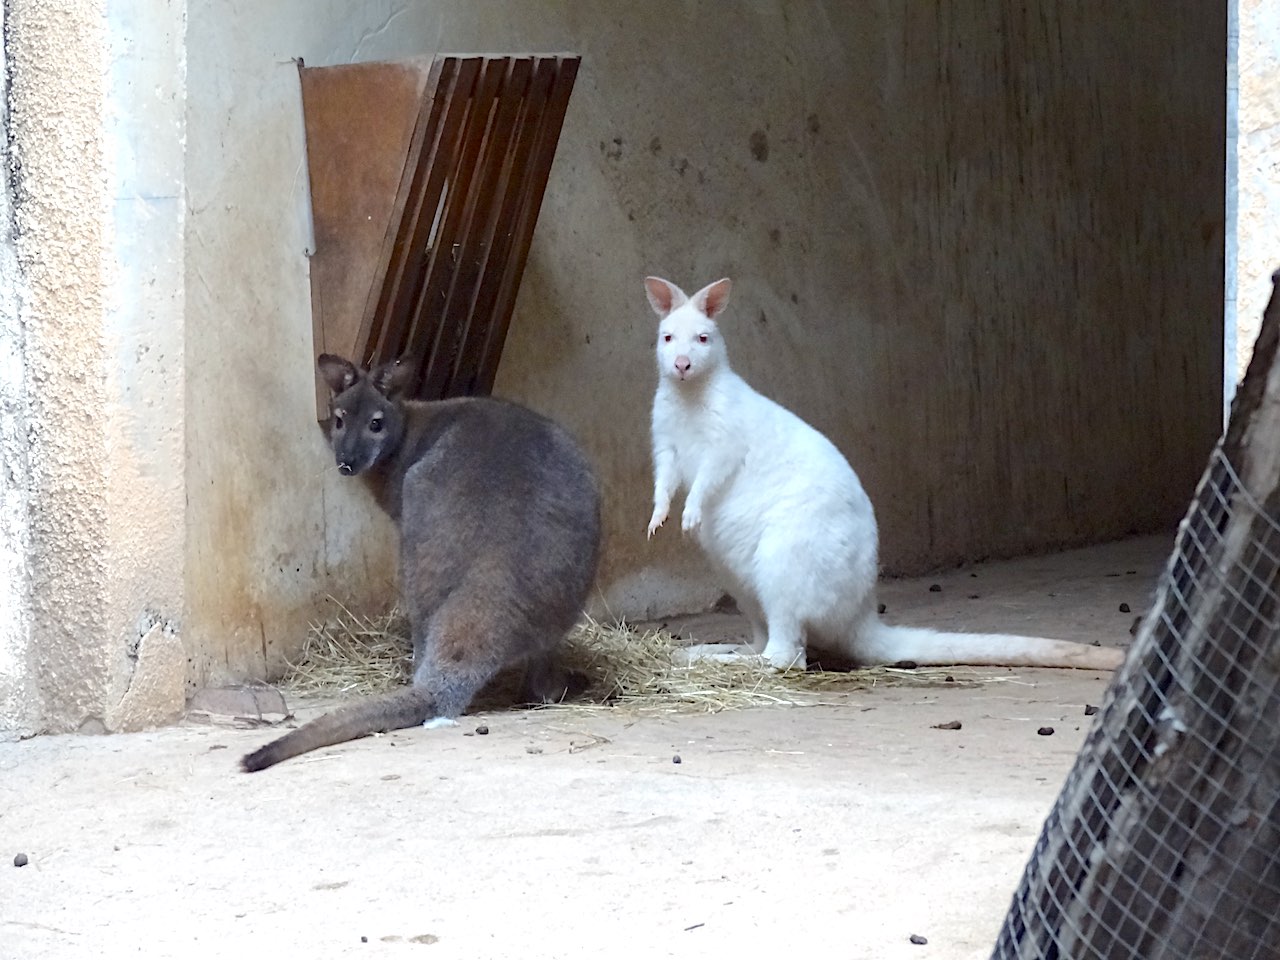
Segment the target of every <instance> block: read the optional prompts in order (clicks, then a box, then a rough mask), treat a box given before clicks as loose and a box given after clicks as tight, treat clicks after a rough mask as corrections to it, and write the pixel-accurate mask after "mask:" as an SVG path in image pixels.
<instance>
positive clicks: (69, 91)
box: [0, 0, 185, 735]
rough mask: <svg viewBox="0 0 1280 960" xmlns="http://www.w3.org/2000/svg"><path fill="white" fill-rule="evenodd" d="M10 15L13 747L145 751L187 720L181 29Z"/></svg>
mask: <svg viewBox="0 0 1280 960" xmlns="http://www.w3.org/2000/svg"><path fill="white" fill-rule="evenodd" d="M5 12H6V20H7V22H6V31H5V41H6V50H5V53H6V59H7V66H8V68H9V74H10V77H11V79H12V84H11V88H10V90H9V99H8V103H9V106H10V115H9V117H8V121H9V122H8V132H9V142H10V144H11V148H12V156H11V158H10V161H11V162H10V168H9V176H8V178H7V183H8V186H9V188H10V190H11V191H12V194H11V200H12V202H13V210H14V215H13V225H14V235H15V240H14V243H13V252H14V264H13V266H14V268H15V273H16V275H15V273H10V274H7V276H6V279H12V280H13V282H14V286H13V287H11V288H10V290H9V291H8V293H9V295H10V296H13V295H14V294H16V295H17V299H16V304H17V306H18V309H19V320H18V322H17V323H15V322H14V321H13V320H12V318H9V317H6V318H5V322H4V326H3V329H2V330H0V333H2V334H3V347H4V354H5V358H6V360H5V375H4V383H5V386H6V391H7V392H6V396H5V404H6V412H7V413H8V417H7V418H6V423H5V440H4V443H5V445H6V453H7V452H9V451H14V452H16V453H18V454H19V455H18V456H17V457H16V458H15V463H14V465H13V471H14V472H12V473H10V474H9V478H8V479H7V481H6V486H5V488H3V489H4V492H5V494H6V497H5V507H4V511H5V513H4V516H5V522H4V528H3V529H0V534H3V535H4V537H5V540H6V544H5V548H4V556H5V557H6V563H7V564H8V563H9V561H8V557H10V556H11V551H12V549H13V546H14V544H15V543H16V544H17V551H18V552H20V553H21V554H23V556H22V559H21V565H22V568H23V570H24V572H25V577H26V579H25V582H24V580H23V577H22V576H19V577H18V578H17V582H16V584H15V585H14V586H13V587H11V588H10V589H9V593H8V595H7V596H6V601H7V602H12V603H14V605H15V607H16V608H17V609H16V611H15V612H14V614H13V618H14V621H15V622H16V623H17V624H18V625H19V626H18V627H17V628H16V631H17V632H16V633H15V632H7V633H6V635H5V639H4V644H3V646H4V653H5V654H14V653H16V655H17V658H18V669H19V670H21V671H22V674H21V676H20V677H19V678H18V681H17V683H16V685H14V684H13V683H12V682H11V681H8V680H6V682H5V685H4V688H5V692H6V696H7V697H8V698H9V699H8V700H7V701H6V703H5V704H4V706H5V712H4V714H3V715H0V728H3V729H4V730H5V731H6V733H7V734H9V735H12V734H19V735H20V734H23V733H28V732H32V731H33V730H73V729H74V730H84V731H101V730H121V729H131V728H135V727H140V726H145V725H148V724H152V723H157V722H161V721H164V720H167V719H171V718H172V717H173V716H175V715H176V714H177V713H178V712H179V711H180V710H181V709H182V706H183V701H182V693H183V685H182V682H183V679H184V675H185V656H184V652H183V648H182V643H181V640H180V637H179V625H180V619H179V618H180V614H181V601H182V594H183V586H184V584H183V560H184V557H183V512H184V496H185V491H184V489H183V469H182V455H181V454H182V446H183V437H184V422H183V408H182V396H181V384H182V378H183V352H182V329H183V322H182V310H183V308H182V271H181V263H182V230H183V225H182V218H183V210H184V208H183V204H182V202H181V195H182V190H181V180H182V164H181V156H182V124H183V100H182V93H183V81H184V78H183V76H182V72H181V58H182V44H183V40H184V36H183V29H182V27H183V17H184V12H185V11H184V8H183V5H182V4H181V3H172V2H166V0H148V2H123V0H119V2H117V0H78V2H67V0H62V2H57V3H54V2H49V0H12V2H10V3H8V4H7V5H6V7H5ZM14 302H15V301H13V300H10V301H8V306H10V307H12V306H13V305H14ZM15 352H16V354H17V355H18V357H19V359H18V360H16V361H15V360H13V359H12V356H13V354H14V353H15ZM14 363H18V364H20V365H21V367H22V371H21V374H20V376H19V375H18V374H16V373H15V372H14V371H13V369H12V365H13V364H14ZM15 385H16V392H14V387H15ZM19 446H22V447H24V449H23V450H17V448H18V447H19ZM22 454H25V459H24V457H23V456H22ZM15 518H17V519H16V520H15ZM15 530H16V531H17V532H16V536H12V537H11V534H13V532H14V531H15ZM3 619H4V620H6V621H8V620H9V619H10V616H9V614H8V613H7V612H6V616H5V617H4V618H3ZM14 638H16V640H15V639H14ZM10 691H16V693H11V692H10ZM15 696H16V698H17V699H18V700H19V701H21V702H20V703H18V704H17V705H16V706H15V707H14V708H13V709H12V710H11V709H10V701H12V700H13V699H14V697H15Z"/></svg>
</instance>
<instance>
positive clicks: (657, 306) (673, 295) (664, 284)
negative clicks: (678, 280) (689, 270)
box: [644, 277, 689, 317]
mask: <svg viewBox="0 0 1280 960" xmlns="http://www.w3.org/2000/svg"><path fill="white" fill-rule="evenodd" d="M644 292H645V294H646V295H648V297H649V306H651V307H653V312H654V313H656V314H657V315H658V316H659V317H665V316H666V315H667V314H668V313H670V312H671V311H672V310H674V309H675V308H676V307H678V306H680V305H681V304H683V303H687V302H688V300H689V298H688V297H687V296H686V295H685V292H684V291H683V290H681V289H680V288H679V287H677V286H676V285H675V284H674V283H672V282H671V281H670V280H663V279H662V278H661V277H645V278H644Z"/></svg>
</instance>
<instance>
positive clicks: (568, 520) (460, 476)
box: [241, 354, 600, 771]
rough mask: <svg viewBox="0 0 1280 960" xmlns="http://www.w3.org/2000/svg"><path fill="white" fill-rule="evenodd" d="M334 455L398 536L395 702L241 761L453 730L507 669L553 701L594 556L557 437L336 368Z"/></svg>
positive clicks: (590, 511)
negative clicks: (373, 737) (409, 732)
mask: <svg viewBox="0 0 1280 960" xmlns="http://www.w3.org/2000/svg"><path fill="white" fill-rule="evenodd" d="M318 364H319V368H320V371H321V373H322V374H323V376H324V378H325V381H326V382H327V383H328V384H329V388H330V390H331V391H332V396H331V398H330V402H329V407H330V421H329V443H330V446H332V448H333V452H334V457H335V459H336V460H337V463H338V471H339V472H340V473H342V474H344V475H347V476H359V477H360V478H361V479H362V480H364V481H365V483H366V484H367V485H368V486H369V488H370V489H371V490H372V491H373V494H374V497H375V498H376V499H377V501H378V503H379V505H380V506H381V507H382V508H383V509H384V510H386V511H387V513H388V514H390V515H391V517H392V519H393V520H395V521H396V525H397V526H398V528H399V531H400V594H401V602H402V604H403V606H404V608H405V609H406V610H407V612H408V615H409V623H410V629H411V631H412V635H413V681H412V683H411V684H410V685H409V686H408V687H406V688H405V689H404V690H400V691H396V692H394V693H391V694H388V695H385V696H382V697H375V698H371V699H369V700H366V701H363V702H360V703H356V704H352V705H350V706H347V707H342V708H339V709H337V710H334V711H333V712H331V713H328V714H325V715H324V716H322V717H319V718H317V719H315V720H312V721H311V722H310V723H307V724H305V725H303V726H301V727H299V728H298V729H297V730H294V731H292V732H290V733H288V734H286V735H285V736H283V737H281V738H279V739H278V740H273V741H272V742H271V743H268V744H267V745H266V746H264V747H261V748H260V749H258V750H255V751H254V752H253V753H250V754H248V755H246V756H245V757H244V758H243V759H242V760H241V766H242V767H243V768H244V769H245V770H247V771H254V770H262V769H265V768H266V767H270V766H272V765H273V764H276V763H279V762H280V761H282V760H287V759H289V758H290V757H296V756H298V755H299V754H302V753H306V752H307V751H310V750H315V749H317V748H319V747H325V746H329V745H331V744H335V743H342V742H345V741H347V740H354V739H356V738H357V737H363V736H366V735H367V734H370V733H377V732H381V731H385V730H396V729H400V728H402V727H409V726H414V725H416V724H420V723H423V722H426V721H430V720H432V719H434V718H447V719H453V718H456V717H457V716H459V715H460V714H461V713H462V712H463V711H464V710H466V708H467V707H468V706H469V705H470V703H471V700H472V698H473V697H474V696H475V695H476V694H477V693H478V692H479V691H480V690H481V688H483V687H484V686H485V685H486V684H487V683H488V682H489V681H490V680H492V679H493V677H494V676H495V675H496V674H497V673H498V672H499V671H500V670H502V669H503V668H505V667H509V666H516V665H519V664H522V663H523V664H524V665H525V687H524V695H525V697H526V698H528V699H529V700H530V701H533V702H540V701H544V700H547V699H558V698H559V696H560V695H561V694H562V693H563V691H564V690H565V675H564V674H562V673H560V672H559V671H558V669H557V667H556V665H555V648H556V646H557V645H558V644H559V643H560V641H561V640H562V639H563V638H564V636H565V634H566V633H567V632H568V630H569V628H570V627H572V626H573V624H574V622H575V621H576V620H577V618H578V617H579V616H580V614H581V613H582V609H583V605H584V603H585V601H586V598H587V593H588V591H589V590H590V589H591V585H592V583H593V581H594V579H595V572H596V564H597V561H598V559H599V553H600V494H599V488H598V486H597V483H596V479H595V476H594V474H593V472H592V469H591V466H590V464H589V462H588V461H587V458H586V456H585V455H584V454H583V452H582V450H581V448H579V446H578V444H577V443H576V442H575V441H574V440H573V438H572V437H571V436H570V435H569V434H568V432H567V431H565V430H564V429H563V428H561V427H559V426H558V425H556V424H555V423H553V422H552V421H550V420H548V419H547V418H545V417H543V416H540V415H539V414H536V413H534V412H533V411H532V410H528V409H526V408H525V407H522V406H520V405H518V404H515V403H510V402H507V401H503V400H498V399H493V398H489V397H464V398H459V399H454V400H441V401H434V402H422V401H412V400H405V399H403V398H402V396H401V394H402V391H403V389H404V387H405V386H406V383H405V381H406V380H407V379H408V376H409V373H410V368H409V367H408V365H403V364H399V363H390V364H385V365H383V366H380V367H377V368H375V369H374V370H372V371H371V372H369V373H363V372H361V371H360V370H358V369H357V368H356V367H355V365H354V364H352V363H351V362H350V361H348V360H344V359H342V358H341V357H336V356H333V355H332V354H323V355H321V357H320V358H319V360H318Z"/></svg>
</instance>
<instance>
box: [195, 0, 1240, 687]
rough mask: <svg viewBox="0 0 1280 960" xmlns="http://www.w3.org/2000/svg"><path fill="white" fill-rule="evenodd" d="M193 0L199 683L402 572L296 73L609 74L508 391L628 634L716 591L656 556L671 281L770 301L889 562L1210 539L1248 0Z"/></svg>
mask: <svg viewBox="0 0 1280 960" xmlns="http://www.w3.org/2000/svg"><path fill="white" fill-rule="evenodd" d="M188 6H189V16H190V29H189V38H190V40H189V48H188V102H187V164H186V178H187V190H188V197H189V210H188V232H187V246H186V278H187V284H186V286H187V304H186V306H187V312H186V316H187V324H186V331H187V339H186V355H187V370H188V376H187V387H186V411H187V486H188V491H189V497H188V504H189V509H188V514H187V535H188V543H187V550H186V570H187V591H186V638H187V642H188V650H189V654H190V655H191V656H192V658H193V666H192V670H191V672H190V674H189V679H190V681H191V682H192V683H193V684H197V683H204V682H208V681H210V680H217V679H222V678H225V677H228V676H240V675H245V674H249V673H259V672H263V671H267V672H271V671H274V670H276V669H278V668H279V667H280V666H281V664H282V662H283V658H284V656H285V655H287V654H289V653H291V652H294V651H296V649H297V645H298V643H299V641H300V638H301V634H302V631H303V628H304V623H305V620H306V618H307V617H308V616H311V615H313V614H315V613H317V612H319V611H321V610H323V603H322V602H321V600H322V598H323V596H324V595H325V594H326V593H331V594H333V595H335V596H337V597H339V598H341V599H343V600H348V601H352V602H355V603H357V604H359V605H362V606H365V607H369V606H372V605H374V604H376V603H377V602H378V601H379V600H385V599H386V598H387V597H388V596H390V583H391V580H392V578H393V568H392V564H391V556H392V554H391V549H390V543H391V536H390V531H389V530H388V528H387V526H386V524H385V522H383V521H382V520H381V519H380V518H378V517H377V516H376V514H375V513H374V512H373V511H372V509H371V508H370V506H369V504H368V503H367V501H366V500H365V499H364V498H363V496H362V494H361V492H360V491H359V489H358V488H356V487H355V486H354V485H352V484H347V483H342V482H340V481H339V480H338V478H335V477H334V476H333V470H332V468H331V466H330V461H329V459H328V456H327V454H326V452H325V450H324V448H323V444H322V442H321V438H320V436H319V432H318V430H317V429H316V428H315V425H314V421H313V416H312V407H311V403H312V373H311V370H310V362H311V357H312V344H311V334H310V312H309V302H308V285H307V263H306V250H307V248H308V245H309V244H310V242H311V237H310V233H309V227H308V220H307V193H306V175H305V165H304V156H305V154H304V143H303V134H302V121H301V112H300V101H299V95H298V82H297V74H296V66H295V64H294V62H293V58H296V57H302V58H305V60H306V62H307V63H308V64H311V65H324V64H335V63H345V62H351V61H355V60H370V59H384V58H394V57H400V56H409V55H421V54H430V53H434V52H437V51H441V50H448V51H519V50H543V51H546V50H566V49H567V50H574V51H577V52H580V53H581V54H582V55H583V57H584V61H583V69H582V73H581V75H580V78H579V81H578V86H577V90H576V92H575V94H574V98H573V101H572V103H571V106H570V111H569V115H568V118H567V120H566V123H565V128H564V133H563V136H562V139H561V143H560V147H559V152H558V155H557V161H556V165H555V168H554V170H553V172H552V177H551V182H550V184H549V187H548V193H547V199H546V202H545V204H544V206H543V210H542V216H541V220H540V223H539V227H538V231H537V235H536V237H535V241H534V246H533V251H532V254H531V259H530V263H529V267H528V270H527V273H526V276H525V281H524V285H523V288H522V291H521V295H520V299H519V302H518V304H517V309H516V315H515V318H514V321H513V325H512V330H511V334H510V336H509V338H508V342H507V345H506V352H505V354H504V359H503V363H502V367H501V369H500V372H499V377H498V384H497V390H498V392H499V393H501V394H504V395H507V396H512V397H516V398H518V399H521V400H524V401H527V402H528V403H530V404H532V405H533V406H535V407H536V408H538V409H540V410H542V411H544V412H546V413H549V414H551V415H553V416H556V417H558V418H560V419H562V420H563V421H565V422H566V423H567V424H568V425H569V426H571V427H572V428H573V429H574V430H575V431H576V433H577V434H578V436H579V437H581V438H582V440H583V441H584V443H585V444H586V446H587V447H588V449H589V451H590V453H591V454H592V456H593V457H594V459H595V461H596V463H597V464H598V465H599V467H600V471H601V475H602V478H603V481H604V486H605V494H606V514H607V515H606V520H607V539H608V542H607V555H606V560H605V564H604V568H603V571H602V578H601V583H602V588H603V589H602V593H601V596H600V598H598V599H599V601H600V603H601V605H602V606H605V607H607V608H608V609H609V610H611V611H612V612H615V613H626V614H631V615H636V614H647V613H653V612H656V611H659V610H664V609H672V608H678V607H681V606H688V605H695V604H698V603H702V602H705V601H706V600H708V599H709V598H711V597H713V596H714V594H715V585H714V584H713V583H711V582H710V581H709V580H708V579H707V577H706V575H705V566H704V564H703V563H702V562H701V560H700V559H699V558H698V557H697V556H696V554H694V553H693V551H692V550H691V549H690V548H689V547H688V545H686V544H682V543H680V542H679V538H678V536H676V535H674V534H672V533H669V532H665V531H664V533H663V535H662V537H661V538H660V539H659V540H657V541H655V542H654V543H646V542H645V540H644V536H643V528H644V525H645V521H646V518H647V516H648V513H649V497H650V488H649V478H648V472H649V464H648V450H647V447H648V440H647V412H648V405H649V398H650V395H651V391H652V387H653V382H654V371H653V369H652V361H651V359H650V350H651V345H652V338H653V329H654V321H653V318H652V316H651V314H650V313H649V309H648V307H647V305H646V303H645V300H644V297H643V293H642V290H641V286H640V278H641V277H642V276H643V275H645V274H647V273H652V272H656V273H659V274H662V275H665V276H667V277H669V278H671V279H673V280H675V281H676V282H679V283H681V284H683V285H686V286H688V287H694V286H697V285H700V284H702V283H705V282H707V281H709V280H712V279H715V278H717V277H719V276H723V275H726V274H727V275H730V276H732V277H733V278H734V279H735V280H736V282H737V286H736V288H735V292H734V296H733V301H732V305H731V308H730V311H729V314H728V317H727V318H726V320H725V321H724V327H725V329H726V334H727V336H728V337H729V342H730V347H731V353H732V356H733V357H734V359H735V362H736V365H737V367H738V368H739V370H740V371H741V372H742V373H743V374H744V375H746V376H747V377H748V379H749V380H751V381H752V382H753V383H754V384H756V385H757V386H758V387H759V388H760V389H762V390H764V391H766V392H768V393H769V394H771V395H773V396H775V397H776V398H778V399H779V400H781V401H782V402H783V403H785V404H787V405H788V406H790V407H792V408H793V409H795V410H796V411H797V412H799V413H800V414H802V415H803V416H805V417H806V418H807V419H809V420H810V421H811V422H813V423H814V424H815V425H817V426H818V427H819V428H821V429H823V430H824V431H826V432H828V433H829V434H830V435H831V436H832V437H833V439H835V440H836V442H837V443H838V444H839V445H840V446H841V448H842V449H843V450H844V451H845V452H846V453H847V454H848V456H849V458H850V459H851V461H852V462H853V464H854V466H855V467H856V468H857V469H858V471H859V472H860V473H861V475H862V477H863V479H864V481H865V483H866V485H867V487H868V489H869V491H870V493H871V495H872V497H873V498H874V500H875V501H876V504H877V507H878V511H879V516H880V520H881V525H882V540H883V559H884V563H885V566H886V567H887V568H888V569H889V570H892V571H913V570H921V569H924V568H927V567H930V566H934V565H938V564H947V563H953V562H956V561H959V560H962V559H965V558H972V557H979V556H989V555H1004V554H1016V553H1020V552H1025V551H1029V550H1042V549H1047V548H1052V547H1055V546H1058V545H1063V544H1072V543H1082V542H1086V541H1094V540H1104V539H1107V538H1111V537H1117V536H1123V535H1125V534H1126V533H1129V532H1132V531H1139V530H1151V529H1154V528H1158V527H1161V526H1163V525H1165V524H1168V523H1170V522H1171V521H1172V520H1174V519H1175V518H1176V517H1177V516H1179V515H1180V513H1181V512H1182V510H1183V507H1184V505H1185V503H1186V501H1187V498H1188V496H1189V494H1190V491H1191V489H1192V486H1193V484H1194V481H1195V479H1196V477H1197V476H1198V474H1199V472H1200V469H1201V466H1202V464H1203V462H1204V457H1205V455H1206V453H1207V452H1208V450H1209V448H1210V446H1211V444H1212V442H1213V440H1214V438H1215V436H1216V433H1217V430H1218V425H1219V411H1220V402H1221V392H1220V391H1221V381H1222V369H1223V367H1222V329H1221V315H1222V299H1223V263H1222V257H1223V219H1222V218H1223V207H1222V184H1223V177H1224V168H1223V142H1224V136H1225V133H1224V119H1223V101H1224V97H1225V91H1224V83H1225V79H1224V63H1225V14H1224V12H1223V11H1224V10H1225V7H1224V6H1223V5H1222V4H1213V3H1204V2H1203V0H1173V2H1165V0H1162V2H1158V3H1157V2H1154V0H1153V2H1150V3H1131V4H1114V3H1105V2H1102V0H1098V2H1092V3H1084V4H1074V5H1066V6H1065V7H1064V6H1063V5H1056V4H1023V3H1012V2H1009V3H1005V2H995V0H992V2H987V3H984V4H972V5H958V4H942V5H936V4H900V3H888V2H882V3H869V4H848V3H836V2H818V0H808V2H801V0H790V2H778V3H770V4H732V5H728V4H711V3H705V4H691V3H683V2H674V0H669V2H668V0H663V2H650V3H644V4H635V3H623V2H613V3H595V4H582V3H573V2H567V0H565V2H549V3H541V4H536V5H535V4H512V3H503V2H498V0H435V2H427V0H422V2H411V0H398V2H393V0H372V2H368V3H363V4H358V5H355V4H337V3H315V2H314V0H287V2H276V3H271V4H261V3H257V2H254V0H238V2H237V0H217V2H215V0H190V2H189V5H188ZM961 8H963V9H961Z"/></svg>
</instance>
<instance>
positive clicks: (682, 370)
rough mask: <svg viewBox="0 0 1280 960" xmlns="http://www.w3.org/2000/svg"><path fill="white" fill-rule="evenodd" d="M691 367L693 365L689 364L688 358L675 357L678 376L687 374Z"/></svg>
mask: <svg viewBox="0 0 1280 960" xmlns="http://www.w3.org/2000/svg"><path fill="white" fill-rule="evenodd" d="M691 366H693V364H692V363H690V362H689V358H688V357H686V356H685V355H684V354H681V355H680V356H678V357H676V372H677V373H679V374H680V376H682V377H683V376H684V375H685V374H686V373H688V372H689V368H690V367H691Z"/></svg>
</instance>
